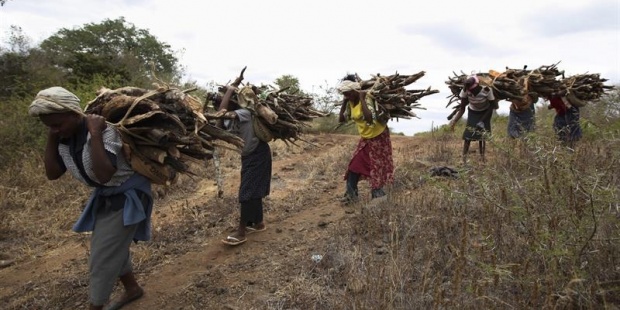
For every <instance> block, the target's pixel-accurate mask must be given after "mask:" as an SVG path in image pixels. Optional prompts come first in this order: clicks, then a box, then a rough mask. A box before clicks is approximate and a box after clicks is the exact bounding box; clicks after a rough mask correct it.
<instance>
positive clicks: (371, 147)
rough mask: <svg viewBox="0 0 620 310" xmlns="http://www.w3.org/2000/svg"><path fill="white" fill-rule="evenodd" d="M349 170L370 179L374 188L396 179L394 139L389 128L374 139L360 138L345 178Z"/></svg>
mask: <svg viewBox="0 0 620 310" xmlns="http://www.w3.org/2000/svg"><path fill="white" fill-rule="evenodd" d="M349 171H352V172H355V173H359V174H360V179H362V180H364V179H368V181H369V182H370V187H371V188H372V189H379V188H383V186H384V185H386V184H391V183H392V182H393V181H394V162H393V160H392V141H391V140H390V131H389V130H388V129H387V128H386V129H385V130H384V131H383V132H382V133H381V134H380V135H378V136H376V137H374V138H372V139H364V138H361V139H360V141H359V143H358V144H357V148H356V149H355V152H353V158H352V159H351V162H349V167H348V170H347V173H345V176H344V179H345V180H346V179H347V175H348V173H349Z"/></svg>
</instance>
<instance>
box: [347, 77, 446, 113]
mask: <svg viewBox="0 0 620 310" xmlns="http://www.w3.org/2000/svg"><path fill="white" fill-rule="evenodd" d="M424 74H425V72H424V71H420V72H418V73H416V74H411V75H404V74H399V73H395V74H392V75H388V76H383V75H380V74H377V75H374V76H372V78H371V79H369V80H362V79H361V78H359V77H358V82H359V83H360V85H361V88H362V90H367V91H368V92H369V94H370V95H371V96H372V97H373V98H374V99H375V102H376V103H377V105H378V106H377V108H378V109H380V110H382V111H385V112H387V113H388V115H389V117H390V118H396V119H398V118H404V119H410V118H412V117H417V115H416V114H415V112H413V111H412V110H413V109H425V108H424V107H422V106H421V104H420V103H419V102H418V101H419V100H420V99H421V98H422V97H425V96H428V95H432V94H436V93H438V92H439V90H436V89H431V88H430V87H428V88H426V89H406V87H407V86H409V85H411V84H412V83H414V82H416V81H417V80H419V79H420V78H421V77H423V76H424Z"/></svg>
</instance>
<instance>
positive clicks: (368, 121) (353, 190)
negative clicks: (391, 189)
mask: <svg viewBox="0 0 620 310" xmlns="http://www.w3.org/2000/svg"><path fill="white" fill-rule="evenodd" d="M338 91H339V92H340V93H341V94H343V96H344V102H343V105H342V107H341V109H340V119H339V121H340V122H341V123H342V122H345V121H346V120H347V119H351V120H353V122H354V123H355V124H356V126H357V131H358V132H359V134H360V140H359V143H358V145H357V148H356V149H355V152H353V158H352V159H351V161H350V162H349V167H348V169H347V172H346V174H345V177H344V178H345V180H346V193H345V197H344V198H345V202H348V203H350V202H355V201H357V200H358V188H357V184H358V182H359V181H360V180H363V179H367V180H368V181H369V182H370V187H371V196H372V199H379V200H385V199H386V198H387V196H386V194H385V191H384V190H383V187H384V186H385V185H386V184H390V183H392V182H393V181H394V163H393V160H392V142H391V141H390V131H389V129H388V127H387V125H385V124H382V123H381V122H379V121H378V120H377V117H376V113H375V108H374V102H373V101H372V98H371V97H370V96H367V94H366V91H364V90H361V85H360V84H359V83H358V82H357V80H356V77H355V75H347V76H346V77H345V78H344V79H343V80H342V83H341V84H340V85H339V86H338Z"/></svg>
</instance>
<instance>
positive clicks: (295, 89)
mask: <svg viewBox="0 0 620 310" xmlns="http://www.w3.org/2000/svg"><path fill="white" fill-rule="evenodd" d="M274 84H276V85H278V87H279V88H280V89H284V91H283V92H284V93H287V94H291V95H298V96H306V94H305V93H304V92H303V91H302V90H301V88H300V87H299V79H298V78H296V77H294V76H292V75H289V74H285V75H283V76H281V77H279V78H277V79H276V80H275V81H274Z"/></svg>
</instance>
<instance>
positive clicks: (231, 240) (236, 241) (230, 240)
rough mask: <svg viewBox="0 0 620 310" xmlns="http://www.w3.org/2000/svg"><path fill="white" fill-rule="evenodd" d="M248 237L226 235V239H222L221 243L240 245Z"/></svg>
mask: <svg viewBox="0 0 620 310" xmlns="http://www.w3.org/2000/svg"><path fill="white" fill-rule="evenodd" d="M247 240H248V239H247V238H245V237H243V238H237V237H233V236H228V237H226V239H222V243H224V244H228V245H240V244H242V243H244V242H246V241H247Z"/></svg>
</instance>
